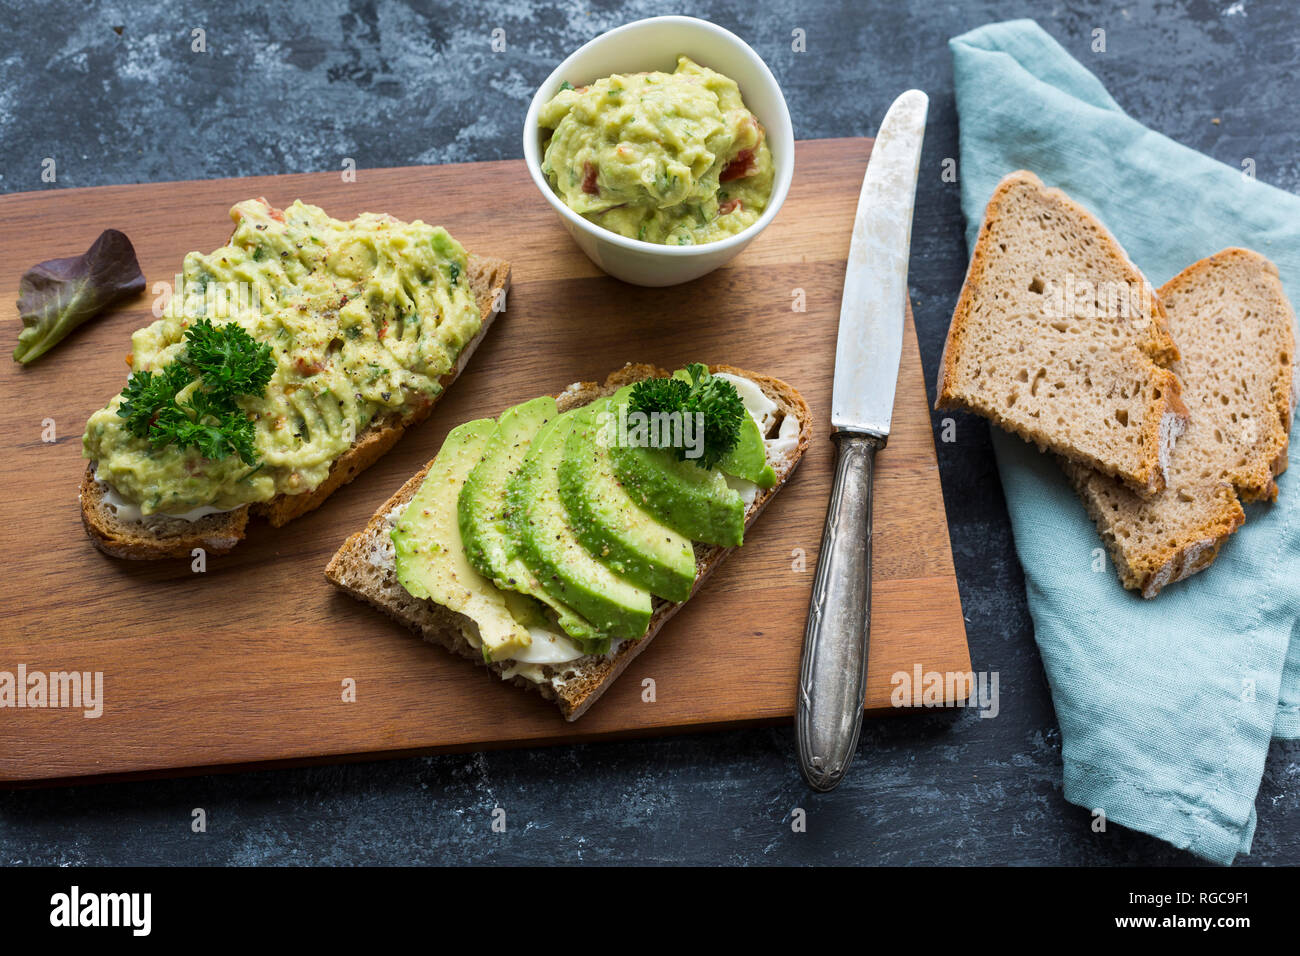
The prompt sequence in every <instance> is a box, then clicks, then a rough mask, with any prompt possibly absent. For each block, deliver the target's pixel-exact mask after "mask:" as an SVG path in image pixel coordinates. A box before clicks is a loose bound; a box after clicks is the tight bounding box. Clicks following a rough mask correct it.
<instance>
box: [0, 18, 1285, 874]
mask: <svg viewBox="0 0 1300 956" xmlns="http://www.w3.org/2000/svg"><path fill="white" fill-rule="evenodd" d="M687 6H690V5H687V4H681V5H670V4H663V3H653V2H633V3H623V4H619V3H605V2H583V0H566V2H546V0H488V2H483V3H473V4H461V5H456V6H451V5H447V6H436V7H435V6H433V5H426V4H418V3H392V4H376V3H368V2H353V3H337V4H335V3H324V2H314V0H313V2H307V0H303V2H298V3H294V4H266V3H260V2H253V0H229V2H226V3H223V4H221V5H219V6H216V7H215V8H214V9H211V10H209V9H205V8H204V7H203V6H202V5H200V4H194V3H179V4H173V3H163V2H157V0H144V2H132V3H126V2H121V3H103V4H100V3H90V4H86V3H50V4H45V5H38V4H33V3H28V2H18V0H3V2H0V40H3V42H0V190H2V191H6V192H13V191H19V190H28V189H40V188H54V187H49V186H43V184H42V183H41V181H40V171H41V160H42V159H43V158H44V157H47V156H52V157H55V158H56V160H57V163H58V167H57V168H58V176H59V182H58V186H59V187H71V186H92V185H100V184H105V183H123V182H140V181H156V180H169V179H192V178H204V177H219V176H237V175H245V174H257V173H282V172H297V171H308V170H322V169H337V168H339V164H340V162H341V161H342V158H343V157H352V158H354V159H355V160H356V161H357V164H358V165H359V166H361V167H367V166H399V165H406V164H412V163H440V162H448V161H455V160H482V159H499V158H508V157H516V156H518V155H520V146H519V124H520V122H521V120H522V117H523V113H524V110H525V108H526V104H527V98H528V96H529V95H530V94H531V91H532V89H533V87H534V85H535V84H536V83H538V82H539V81H540V80H541V79H542V78H544V77H545V75H546V74H547V73H548V72H549V71H550V70H551V68H552V67H553V66H554V64H555V63H557V62H558V61H559V60H560V59H561V58H562V57H563V56H564V55H565V54H567V53H568V52H569V51H570V50H572V49H573V48H574V47H576V46H578V45H579V44H581V43H582V42H584V41H585V40H587V39H588V38H590V37H592V36H594V35H595V34H597V33H599V32H601V31H603V30H605V29H607V28H609V27H612V26H616V25H618V24H620V23H623V22H626V21H628V20H633V19H637V18H640V17H642V16H649V15H654V14H658V13H666V12H685V11H683V9H682V8H683V7H687ZM790 10H795V11H797V12H788V11H790ZM689 12H696V13H698V14H699V15H702V16H706V17H708V18H710V19H713V20H716V21H717V22H719V23H721V24H722V25H724V26H726V27H728V28H730V29H732V30H735V31H736V32H738V33H739V34H740V35H741V36H743V37H744V38H746V39H747V40H748V41H749V42H750V43H751V44H752V45H753V46H754V47H755V48H756V49H757V50H758V52H759V53H760V54H761V55H762V56H763V57H764V59H766V60H767V62H768V64H769V65H770V66H771V67H772V69H773V71H774V72H775V73H776V75H777V77H778V79H779V80H780V81H781V83H782V85H783V87H784V89H785V93H786V97H787V99H788V100H789V104H790V109H791V113H792V114H793V116H794V119H795V130H796V133H797V135H798V136H800V137H802V138H809V137H820V136H844V135H862V134H869V133H871V132H872V131H873V130H874V127H875V124H876V123H877V122H878V121H879V117H880V116H881V115H882V114H883V111H884V109H885V107H886V106H887V105H888V103H889V102H890V100H891V99H892V98H893V96H894V95H895V94H897V93H898V92H900V91H901V90H903V89H905V88H906V87H909V86H920V87H922V88H924V89H926V90H927V91H928V92H929V93H930V95H931V99H932V106H931V125H930V131H929V134H928V137H927V142H926V151H925V159H924V163H923V174H922V175H923V186H922V189H921V193H920V198H919V207H918V210H917V214H916V219H915V238H914V241H913V257H912V270H911V284H912V296H913V303H914V306H915V310H916V320H917V327H918V330H919V333H920V337H921V349H922V354H923V356H924V360H925V363H926V369H927V378H930V379H932V378H933V371H934V367H935V365H936V363H937V361H938V354H939V348H940V344H941V341H942V336H943V333H944V331H945V329H946V327H947V321H948V317H949V314H950V311H951V308H952V306H953V303H954V302H955V300H956V296H957V292H958V290H959V288H960V285H961V279H962V273H963V271H964V267H965V262H966V253H965V248H964V245H963V242H962V221H961V213H960V210H959V208H958V195H957V187H956V186H955V185H946V184H943V183H941V182H940V179H939V170H940V164H941V162H942V160H943V158H944V157H948V156H955V155H956V150H957V139H956V136H957V131H956V121H955V117H954V114H953V97H952V73H951V64H950V61H949V57H948V51H947V48H946V45H945V43H946V40H947V39H948V38H949V37H950V36H953V35H955V34H957V33H960V32H962V31H964V30H966V29H969V28H971V27H974V26H978V25H979V24H981V23H984V22H987V21H989V20H997V19H1006V18H1010V17H1013V16H1022V15H1033V16H1036V17H1037V18H1038V20H1039V22H1040V23H1042V24H1043V26H1044V27H1045V28H1046V29H1047V30H1048V31H1049V32H1051V33H1052V34H1053V35H1054V36H1055V37H1057V39H1058V40H1060V41H1061V42H1062V44H1063V45H1065V47H1066V48H1067V49H1069V50H1070V51H1071V52H1072V53H1073V54H1074V55H1076V56H1078V57H1079V58H1080V59H1081V60H1082V61H1083V62H1084V63H1085V64H1087V65H1088V66H1089V67H1090V68H1092V69H1093V70H1095V71H1096V72H1097V73H1098V74H1099V75H1100V76H1101V78H1102V80H1103V81H1104V82H1105V83H1106V84H1107V86H1108V87H1109V88H1110V90H1111V92H1112V93H1113V95H1114V96H1115V97H1116V99H1118V100H1119V102H1120V104H1121V105H1122V106H1124V107H1125V109H1127V110H1128V111H1129V112H1130V113H1132V114H1133V115H1134V116H1136V117H1137V118H1138V119H1140V120H1142V121H1143V122H1145V123H1147V124H1149V125H1151V126H1153V127H1155V128H1156V129H1158V130H1161V131H1162V132H1164V133H1167V134H1168V135H1170V136H1172V137H1173V138H1175V139H1177V140H1179V141H1181V142H1184V143H1187V144H1189V145H1191V146H1193V147H1195V148H1197V149H1200V150H1203V151H1205V152H1206V153H1209V154H1210V155H1212V156H1214V157H1216V158H1219V159H1221V160H1223V161H1224V162H1227V163H1230V164H1232V165H1238V164H1239V163H1240V162H1241V160H1242V159H1243V158H1244V157H1247V156H1249V157H1252V158H1254V159H1255V161H1256V164H1257V173H1258V175H1259V177H1260V178H1261V179H1263V180H1265V181H1267V182H1271V183H1274V184H1276V185H1278V186H1281V187H1283V188H1285V189H1289V190H1292V191H1297V190H1300V124H1298V123H1297V118H1298V116H1297V106H1296V103H1297V101H1300V14H1297V12H1296V8H1295V6H1294V5H1293V4H1291V3H1289V2H1274V3H1261V2H1259V0H1243V2H1237V3H1233V2H1231V0H1214V2H1212V0H1170V2H1162V3H1150V2H1141V0H1134V2H1129V3H1118V2H1115V0H1100V2H1083V0H1071V2H1057V3H1050V4H1049V3H1032V4H1031V3H999V2H972V3H935V2H923V0H917V2H912V3H904V2H893V3H884V2H871V3H858V2H850V0H843V2H833V0H803V2H800V3H788V4H780V5H778V4H761V3H754V2H749V0H746V2H734V0H722V2H713V3H704V4H696V5H694V7H693V9H692V10H690V11H689ZM796 27H802V28H803V29H805V30H806V31H807V37H808V41H807V43H808V52H807V53H804V54H795V53H793V52H791V49H790V36H791V30H793V29H794V28H796ZM1095 27H1102V28H1104V29H1105V30H1106V31H1107V41H1108V52H1107V53H1106V54H1104V55H1095V54H1092V53H1091V52H1090V51H1089V40H1090V38H1091V31H1092V30H1093V28H1095ZM115 28H118V29H115ZM196 28H198V29H203V30H204V31H205V40H206V44H207V47H208V50H209V52H208V53H207V54H196V53H193V52H192V51H191V43H192V37H193V34H192V30H194V29H196ZM496 28H502V29H504V30H505V31H506V34H505V35H506V40H507V50H506V52H504V53H499V54H497V53H493V52H491V49H490V46H489V41H490V35H491V32H492V30H494V29H496ZM1213 118H1218V119H1219V120H1220V122H1219V123H1218V124H1214V123H1212V122H1211V120H1212V119H1213ZM22 265H25V264H22ZM14 266H15V264H13V263H10V264H9V267H14ZM959 434H960V440H959V441H958V442H957V443H956V444H940V445H939V455H940V465H941V470H942V475H943V484H944V494H945V498H946V500H947V502H948V507H949V519H950V522H951V534H952V543H953V549H954V552H955V556H956V562H957V570H958V576H959V578H960V583H961V592H962V600H963V603H964V606H965V610H966V614H967V617H968V619H969V633H970V643H971V652H972V657H973V660H974V666H975V668H976V669H977V670H995V671H998V672H1000V674H1001V692H1002V710H1001V714H1000V715H999V716H998V717H997V719H995V720H980V719H978V718H977V717H976V716H975V714H974V713H969V712H967V713H961V714H954V715H928V716H922V717H919V718H909V719H897V720H887V721H875V722H871V723H869V724H868V726H867V729H866V731H865V732H864V735H863V744H862V751H861V753H860V756H859V762H858V763H857V764H856V766H855V767H854V772H853V774H852V775H851V778H850V779H849V781H848V782H847V783H846V784H845V785H844V786H842V787H841V788H840V789H839V790H838V791H837V792H835V793H834V794H832V795H830V796H822V797H817V796H813V795H812V794H810V793H809V792H808V791H807V790H806V789H805V788H804V787H803V785H802V784H801V782H800V780H799V777H798V774H797V772H796V770H795V767H794V762H793V757H792V755H793V737H792V733H791V731H790V729H788V728H778V729H770V730H755V731H744V732H734V733H725V734H707V735H699V736H692V737H678V738H670V739H659V740H648V741H640V742H632V743H619V744H601V745H590V746H583V747H562V748H554V749H548V750H532V751H526V750H525V751H513V752H495V753H489V754H480V755H467V756H443V757H435V758H429V759H412V760H399V761H388V762H382V763H371V764H354V765H348V766H335V767H322V768H316V769H305V770H280V771H266V772H260V773H251V774H240V775H231V776H214V777H198V778H190V779H181V780H172V781H164V782H141V783H132V784H122V785H100V786H93V787H85V788H76V789H66V790H46V791H31V792H17V793H0V864H12V863H20V862H25V863H54V864H71V863H308V862H314V863H350V862H364V863H395V862H408V861H409V862H428V863H453V862H493V863H518V862H528V861H584V862H605V861H614V862H645V863H661V862H662V863H682V862H684V863H703V862H719V863H751V864H761V863H818V862H841V863H850V862H851V863H892V864H902V863H968V862H978V863H1067V864H1078V863H1100V864H1114V863H1118V864H1129V863H1186V862H1191V861H1192V858H1191V857H1189V856H1187V855H1185V854H1182V853H1179V852H1177V851H1175V850H1173V849H1171V848H1169V847H1168V846H1166V845H1164V844H1162V843H1160V842H1158V841H1156V840H1153V839H1151V838H1148V837H1146V836H1143V835H1141V834H1137V833H1132V832H1129V831H1126V830H1123V829H1122V828H1119V827H1111V829H1110V832H1109V833H1106V834H1094V833H1092V832H1091V830H1090V828H1089V819H1088V816H1087V814H1086V813H1085V812H1084V811H1082V810H1080V809H1078V808H1075V807H1072V806H1069V805H1068V804H1066V803H1065V801H1064V800H1063V799H1062V797H1061V782H1060V777H1061V759H1060V735H1059V732H1058V730H1057V727H1056V722H1055V718H1054V716H1053V712H1052V705H1051V700H1050V697H1049V695H1048V690H1047V686H1046V682H1045V680H1044V677H1043V673H1042V668H1041V665H1040V663H1039V659H1038V654H1037V651H1036V650H1035V648H1034V645H1033V640H1032V634H1031V629H1030V624H1029V620H1028V616H1027V613H1026V610H1025V603H1024V597H1023V581H1022V578H1021V573H1020V568H1019V565H1018V564H1017V561H1016V557H1015V553H1014V551H1013V549H1012V544H1011V535H1010V529H1009V526H1008V523H1007V518H1006V513H1005V509H1004V505H1003V500H1002V492H1001V488H1000V485H999V483H998V479H997V474H996V471H995V469H994V464H993V457H992V453H991V450H990V448H989V444H988V435H987V430H986V428H985V426H984V425H982V424H981V423H978V422H976V421H974V420H964V421H963V422H962V424H961V427H960V430H959ZM496 806H501V807H503V808H504V809H505V810H506V814H507V816H506V821H507V829H506V832H505V833H500V834H498V833H493V832H492V830H491V826H490V824H491V813H492V810H493V808H494V807H496ZM194 807H203V808H205V810H206V811H207V814H208V822H209V826H208V832H207V833H206V834H204V835H194V834H191V832H190V812H191V810H192V808H194ZM794 807H804V808H806V809H807V811H808V830H807V832H806V833H802V834H795V833H792V832H791V828H790V814H791V810H792V808H794ZM1258 812H1259V830H1258V833H1257V835H1256V838H1255V850H1254V853H1253V854H1252V855H1251V856H1250V857H1247V858H1245V859H1244V860H1243V862H1244V863H1293V864H1294V863H1300V746H1297V745H1287V746H1282V745H1276V744H1275V745H1274V746H1273V749H1272V752H1271V753H1270V755H1269V760H1268V766H1267V769H1266V772H1265V776H1264V783H1263V787H1262V789H1261V792H1260V796H1259V800H1258Z"/></svg>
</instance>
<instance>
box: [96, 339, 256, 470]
mask: <svg viewBox="0 0 1300 956" xmlns="http://www.w3.org/2000/svg"><path fill="white" fill-rule="evenodd" d="M274 372H275V359H274V358H273V357H272V355H271V346H269V345H266V344H259V343H258V342H257V341H255V340H254V339H253V337H252V336H251V335H249V334H248V333H247V332H245V331H244V329H243V328H242V327H241V326H239V325H237V324H235V323H233V322H230V323H226V324H224V325H213V324H212V321H211V320H210V319H200V320H199V321H198V322H196V323H194V325H192V326H190V327H189V328H188V329H186V330H185V349H184V351H183V352H181V354H180V355H179V356H178V357H177V358H176V360H175V361H174V362H172V363H171V364H169V365H166V366H164V367H163V368H162V369H159V370H158V371H157V372H136V373H135V374H134V375H132V376H131V378H130V379H129V380H128V381H127V383H126V388H124V389H122V403H121V405H119V406H118V409H117V414H118V416H119V417H120V418H123V419H125V420H126V428H127V431H129V432H130V433H131V434H132V435H135V436H136V437H137V438H147V439H149V442H150V444H152V445H153V446H154V447H155V448H162V447H164V446H166V445H176V446H177V447H178V448H196V449H198V452H199V454H201V455H202V456H203V457H204V458H210V459H212V460H214V461H221V460H222V459H224V458H226V457H228V456H229V455H232V454H234V455H238V456H239V458H240V459H241V460H242V461H243V462H244V463H245V464H248V465H255V464H257V452H256V450H255V449H254V447H253V439H254V434H255V433H254V430H253V422H252V420H251V419H250V418H249V417H248V416H247V415H246V414H245V413H244V410H243V409H241V408H240V407H239V405H238V404H237V403H236V401H235V400H236V399H238V398H240V397H241V396H244V395H253V396H257V395H261V394H263V392H265V391H266V386H267V383H269V382H270V381H271V375H272V374H273V373H274Z"/></svg>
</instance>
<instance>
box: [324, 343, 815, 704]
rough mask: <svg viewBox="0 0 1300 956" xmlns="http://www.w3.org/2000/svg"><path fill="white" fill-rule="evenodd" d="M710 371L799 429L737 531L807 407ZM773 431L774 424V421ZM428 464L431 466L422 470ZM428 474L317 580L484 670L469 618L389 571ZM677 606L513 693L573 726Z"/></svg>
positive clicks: (709, 568) (586, 389)
mask: <svg viewBox="0 0 1300 956" xmlns="http://www.w3.org/2000/svg"><path fill="white" fill-rule="evenodd" d="M710 370H711V371H714V372H728V373H731V374H733V375H740V376H743V377H745V378H747V379H749V380H751V381H753V382H755V383H756V384H758V385H759V387H760V388H762V390H763V392H764V394H766V395H767V397H768V398H769V399H771V400H772V401H773V402H775V403H776V405H777V407H778V409H779V410H780V411H779V414H780V415H781V416H782V418H784V417H786V416H794V418H795V420H796V421H797V422H798V423H799V437H798V442H797V444H796V446H795V448H794V450H793V451H791V452H790V453H789V454H787V455H785V456H784V457H782V458H781V459H780V460H778V461H774V462H773V463H772V465H773V468H774V469H775V470H776V473H777V482H776V484H775V485H773V486H772V487H771V488H768V489H766V490H760V491H759V492H758V495H757V496H756V497H755V498H754V501H753V503H752V504H750V505H749V507H748V508H747V509H746V512H745V527H746V528H748V527H749V526H750V525H751V524H753V522H754V519H756V518H757V517H758V515H759V514H760V512H762V510H763V508H765V507H766V506H767V503H768V502H769V501H771V500H772V497H773V496H774V495H775V494H776V493H777V491H779V490H780V489H781V487H782V486H783V485H784V484H785V483H786V481H787V480H789V478H790V475H791V474H792V473H793V472H794V470H795V467H796V466H797V465H798V464H799V461H800V459H801V458H802V457H803V453H804V450H805V449H807V447H808V443H809V441H811V439H812V413H811V412H810V411H809V410H808V405H807V403H806V402H804V400H803V396H801V395H800V394H799V393H798V392H797V391H795V389H794V388H792V387H791V386H789V385H787V384H786V383H785V382H783V381H781V380H780V379H775V378H769V377H768V376H766V375H756V374H754V373H753V372H746V371H743V370H741V369H737V368H733V367H731V366H730V365H712V366H710ZM669 374H671V373H670V372H668V371H665V370H664V369H660V368H655V367H654V366H652V365H631V364H629V365H626V366H624V367H623V368H621V369H619V370H618V371H617V372H614V373H612V374H611V375H610V376H609V377H608V378H607V379H605V383H604V384H603V385H600V384H597V383H596V382H578V383H575V384H573V385H570V386H569V387H568V388H566V389H565V390H564V391H563V392H561V393H560V395H558V396H557V399H558V402H559V408H560V411H567V410H568V409H571V408H577V407H579V406H582V405H586V404H588V403H590V402H592V401H595V400H596V399H597V398H601V397H603V396H606V395H612V394H613V393H614V392H616V391H617V390H618V389H620V388H622V387H623V386H624V385H628V384H631V383H633V382H639V381H641V380H642V379H646V378H655V377H663V376H667V375H669ZM777 424H778V426H779V421H778V423H777ZM429 464H430V465H431V464H432V462H430V463H429ZM428 470H429V465H425V466H424V468H423V469H421V471H420V472H419V473H418V474H416V475H414V476H413V477H412V478H411V479H410V480H409V481H407V482H406V484H404V485H403V486H402V487H401V489H400V490H399V491H398V492H397V494H395V495H393V497H392V498H390V499H388V501H387V502H386V503H385V504H384V505H383V506H382V507H381V508H380V509H379V510H378V511H377V512H375V515H374V517H373V518H371V519H370V523H369V524H367V525H366V527H365V529H364V530H362V531H359V532H357V533H356V534H354V535H352V536H351V537H350V538H348V540H347V541H345V542H344V544H343V547H341V548H339V550H338V553H337V554H335V555H334V557H333V559H332V560H331V561H330V563H329V566H328V567H326V569H325V577H327V578H328V579H329V580H330V582H331V583H333V584H335V585H336V586H338V587H339V588H342V589H343V590H344V591H346V592H348V593H349V594H351V595H352V596H353V597H356V598H359V599H360V600H363V601H366V602H368V603H370V604H372V605H374V606H375V607H377V608H378V609H379V610H381V611H383V612H384V613H385V614H387V615H389V616H390V617H392V618H394V619H395V620H397V621H398V622H400V623H401V624H404V625H406V626H407V627H408V628H410V629H411V630H412V631H414V632H415V633H416V634H419V635H420V636H422V637H423V638H424V639H425V640H426V641H429V642H431V643H434V644H440V645H442V646H443V647H445V648H447V649H448V650H450V651H452V652H454V653H456V654H459V655H461V656H462V657H467V658H469V659H470V660H472V661H474V662H475V663H476V664H484V661H483V655H482V654H481V653H480V652H479V651H478V650H477V649H475V648H474V646H473V645H471V644H470V642H469V641H467V640H466V639H465V637H464V636H463V635H462V633H461V628H462V626H464V625H466V624H469V623H471V622H470V620H469V618H467V617H464V616H463V615H461V614H458V613H456V612H455V611H451V610H448V609H447V608H445V607H443V606H441V605H439V604H436V603H434V602H433V601H430V600H427V599H420V598H415V597H412V596H411V595H410V594H409V593H408V592H407V591H406V589H405V588H403V587H402V585H401V584H400V583H398V580H397V576H396V574H395V572H394V567H393V543H392V539H391V538H390V537H389V532H390V531H391V530H392V527H393V523H394V522H395V521H396V520H397V518H398V516H399V515H400V514H401V512H402V510H403V509H404V508H405V506H406V503H407V502H408V501H410V499H411V497H412V496H413V495H414V494H415V492H416V491H417V490H418V489H419V487H420V484H421V482H423V481H424V476H425V474H426V473H427V472H428ZM732 550H734V549H732V548H722V547H717V546H714V545H704V544H698V543H697V544H696V545H695V586H694V588H693V589H692V591H691V593H692V594H694V593H695V591H697V590H699V588H700V586H701V585H702V584H703V583H704V581H705V579H707V578H708V576H709V575H710V574H711V573H713V570H714V568H716V567H717V566H718V565H719V564H720V563H721V562H722V560H723V558H725V557H726V556H727V555H728V554H730V553H731V551H732ZM681 606H682V605H681V604H680V603H676V602H673V601H665V600H663V599H661V598H654V599H653V614H652V616H651V618H650V626H649V629H648V630H647V631H646V634H645V636H644V637H642V638H641V639H640V640H637V641H624V642H622V643H621V644H620V645H619V646H618V647H617V648H616V649H615V650H614V651H613V652H612V653H610V654H608V655H605V656H600V657H584V658H580V659H579V660H576V661H572V662H570V663H567V664H547V665H544V667H543V669H542V670H543V674H544V676H545V678H546V680H545V682H544V683H537V682H534V681H531V680H529V679H528V678H526V677H522V676H519V675H514V676H513V677H509V678H508V679H509V680H512V681H513V683H515V684H516V685H518V686H521V687H532V688H534V689H535V690H537V691H539V692H540V693H541V695H542V696H543V697H545V698H547V699H548V700H553V701H554V702H555V703H556V704H557V705H558V706H559V708H560V712H561V713H563V714H564V717H565V719H566V720H570V721H573V720H577V719H578V718H579V717H581V716H582V715H583V714H584V713H586V711H587V708H589V707H590V706H591V705H592V704H593V703H595V702H596V699H597V698H599V697H600V695H601V694H603V693H604V692H605V690H606V688H608V687H609V685H610V684H612V683H613V682H614V680H615V679H616V678H617V677H618V676H619V674H621V673H623V671H624V669H626V668H627V666H628V664H630V663H631V662H632V659H633V658H635V657H636V656H637V655H638V654H640V653H641V652H642V651H643V650H645V649H646V647H648V646H649V644H650V641H651V640H652V639H653V638H654V636H655V635H656V634H658V633H659V630H660V628H662V627H663V626H664V624H665V623H666V622H667V621H668V619H669V618H670V617H672V616H673V615H674V614H676V613H677V609H678V608H680V607H681ZM485 666H486V667H488V668H489V669H491V670H492V671H494V672H495V673H496V674H498V675H502V674H507V673H508V671H509V670H510V668H511V662H510V661H497V662H494V663H490V664H486V665H485Z"/></svg>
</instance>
